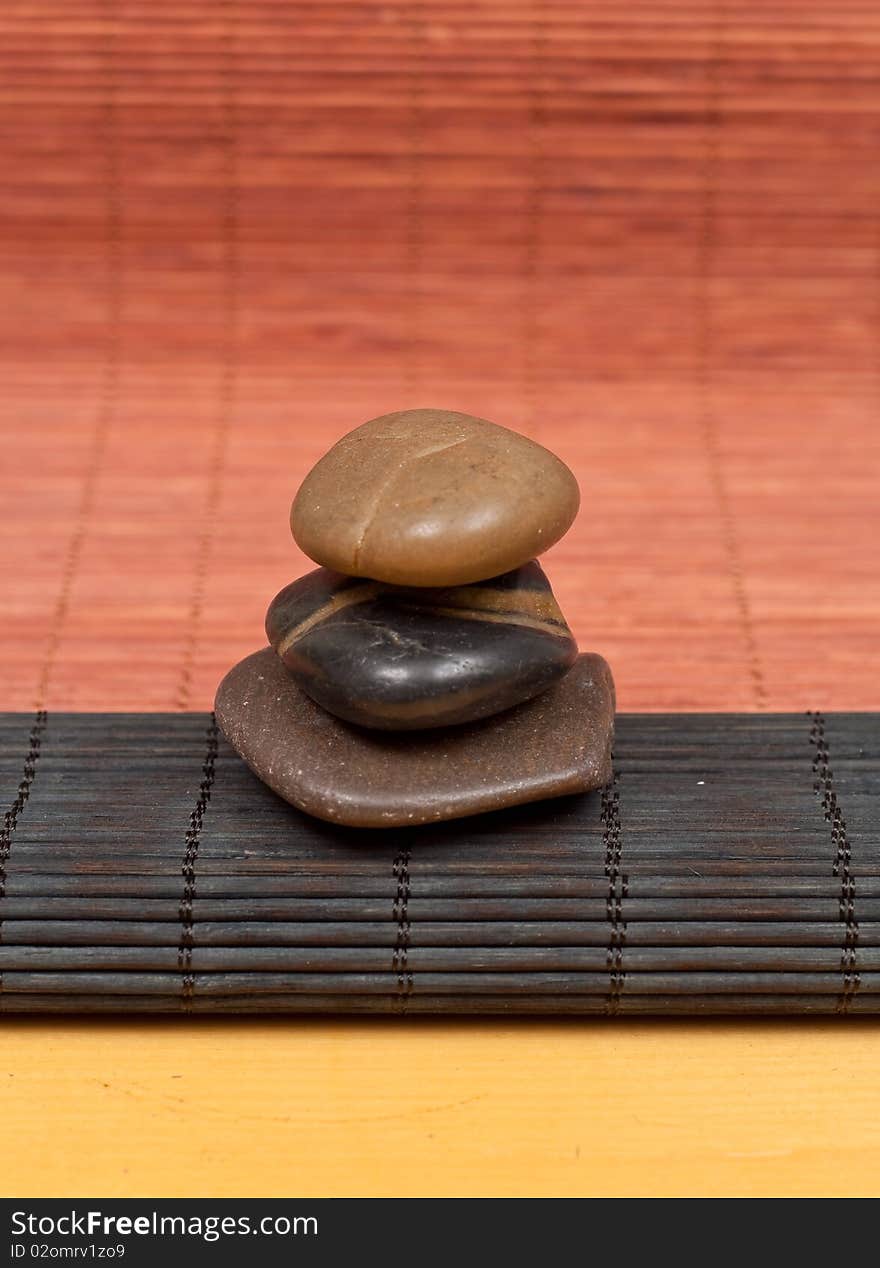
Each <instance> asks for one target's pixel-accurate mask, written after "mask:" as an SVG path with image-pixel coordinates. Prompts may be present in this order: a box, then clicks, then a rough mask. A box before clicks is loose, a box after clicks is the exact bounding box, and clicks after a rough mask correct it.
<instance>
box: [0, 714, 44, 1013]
mask: <svg viewBox="0 0 880 1268" xmlns="http://www.w3.org/2000/svg"><path fill="white" fill-rule="evenodd" d="M48 718H49V715H48V713H47V712H46V710H45V709H38V710H37V714H36V717H35V718H34V723H33V726H32V727H31V731H30V735H29V736H28V750H27V755H26V756H25V759H24V766H23V768H22V774H21V781H20V783H19V785H18V791H17V792H16V794H15V797H14V798H13V800H12V804H11V805H10V806H9V809H8V810H7V811H6V812H5V813H4V815H3V825H2V827H0V899H3V898H5V897H6V865H7V863H8V862H9V855H10V852H11V850H12V838H13V835H14V833H15V829H16V828H17V826H18V821H19V819H20V818H21V815H22V812H23V811H24V808H25V806H26V805H27V803H28V800H29V798H30V795H31V788H32V787H33V783H34V779H35V778H36V773H37V762H38V761H39V760H40V746H41V744H42V742H43V735H44V733H45V730H46V723H47V721H48ZM2 942H3V911H2V908H0V943H2ZM2 994H3V970H2V969H0V995H2Z"/></svg>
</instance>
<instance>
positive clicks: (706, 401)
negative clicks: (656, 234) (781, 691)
mask: <svg viewBox="0 0 880 1268" xmlns="http://www.w3.org/2000/svg"><path fill="white" fill-rule="evenodd" d="M723 44H724V3H723V0H718V2H717V3H716V5H715V20H714V23H713V29H712V42H711V45H710V47H709V49H708V50H707V56H706V114H705V118H706V135H705V147H704V164H703V177H704V179H703V201H702V209H701V215H700V221H699V224H700V234H699V239H698V250H697V283H698V288H697V316H698V321H697V342H696V367H695V368H696V382H697V396H698V403H699V407H698V413H699V428H700V433H701V436H702V440H703V447H704V449H705V452H706V460H707V465H708V468H709V482H710V485H711V487H712V493H713V496H714V498H715V504H716V507H717V509H718V518H719V521H720V525H721V539H722V546H723V549H724V554H725V557H726V561H727V572H728V576H729V578H730V583H731V588H732V590H733V598H734V603H735V605H736V610H737V614H738V616H739V624H740V631H741V634H742V640H743V649H744V652H745V658H746V666H747V669H748V674H749V679H750V682H751V689H752V697H753V699H754V702H755V705H756V707H757V708H758V709H763V708H764V707H765V706H766V703H767V688H766V685H765V682H764V671H763V669H762V667H761V661H760V657H759V654H758V642H757V638H756V635H755V621H754V615H753V613H752V606H751V603H750V601H749V595H748V590H747V588H746V582H745V574H744V570H743V563H742V557H741V552H740V546H739V540H738V537H737V532H736V518H735V515H734V512H733V507H732V505H731V499H730V491H729V489H728V485H727V480H726V478H725V474H724V459H723V455H722V451H721V445H720V443H719V438H718V422H717V419H716V417H715V410H714V403H713V397H712V386H711V384H712V370H711V364H712V353H711V347H712V316H711V314H712V294H711V291H712V260H713V257H714V254H715V250H716V239H715V225H716V221H717V215H716V211H717V202H718V167H719V160H720V131H721V122H722V110H721V82H720V74H719V72H720V66H721V61H722V53H723Z"/></svg>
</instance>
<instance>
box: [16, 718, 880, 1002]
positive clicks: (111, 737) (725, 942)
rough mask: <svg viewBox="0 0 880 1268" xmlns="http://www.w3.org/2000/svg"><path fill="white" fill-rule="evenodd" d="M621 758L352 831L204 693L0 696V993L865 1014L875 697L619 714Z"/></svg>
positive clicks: (875, 918)
mask: <svg viewBox="0 0 880 1268" xmlns="http://www.w3.org/2000/svg"><path fill="white" fill-rule="evenodd" d="M615 768H616V774H615V778H614V782H613V784H612V785H611V786H609V787H608V788H606V789H604V790H603V791H602V792H601V793H596V794H593V795H589V796H585V797H575V798H566V799H563V800H559V801H555V802H545V803H543V804H539V805H535V806H531V807H524V808H519V809H517V810H514V811H508V812H501V813H497V814H492V815H485V816H481V817H478V818H474V819H470V820H462V821H459V822H457V823H451V824H445V825H439V826H436V827H431V828H426V829H418V830H415V831H410V832H357V831H346V830H340V829H338V828H334V827H330V826H329V825H325V824H322V823H319V822H317V821H315V820H311V819H308V818H307V817H306V816H304V815H301V814H300V813H299V812H297V811H296V810H293V809H292V808H291V807H289V806H287V805H286V804H285V803H283V802H281V801H280V800H279V799H277V798H276V797H275V796H274V794H272V793H271V792H269V791H268V790H267V789H266V788H264V787H263V786H262V785H261V784H260V783H259V782H258V781H257V780H256V779H255V778H254V776H253V775H251V773H250V772H249V771H248V770H247V769H246V768H245V767H244V766H243V764H242V763H241V762H240V761H239V759H238V758H237V757H236V755H235V754H234V753H233V752H232V751H231V750H230V749H229V747H228V746H227V745H226V744H225V742H224V741H223V739H222V738H221V737H219V736H218V734H217V732H216V729H215V728H214V725H213V722H212V720H211V718H210V717H209V716H207V715H204V714H192V713H190V714H50V715H49V716H48V717H46V716H45V715H37V717H36V718H33V717H29V716H25V715H22V714H6V715H0V781H2V788H3V796H4V799H5V801H6V804H7V807H8V808H7V811H6V814H5V817H4V820H3V826H2V829H0V895H2V897H0V1011H5V1012H16V1013H26V1012H48V1011H52V1012H58V1011H88V1012H95V1011H100V1012H115V1011H124V1012H157V1013H159V1012H161V1013H166V1012H181V1013H189V1012H193V1013H201V1012H207V1013H213V1012H217V1013H230V1012H242V1013H253V1012H325V1013H336V1012H339V1013H343V1012H344V1013H358V1012H365V1013H373V1012H375V1013H390V1012H398V1013H560V1014H561V1013H570V1014H592V1013H605V1014H630V1013H631V1014H644V1013H664V1014H675V1013H681V1014H697V1013H810V1014H830V1013H875V1012H880V824H878V818H877V807H878V792H880V715H877V714H869V713H865V714H831V715H828V716H826V717H823V716H822V715H820V714H810V715H787V714H778V715H766V714H765V715H757V714H663V715H659V714H655V715H650V714H647V715H636V714H631V715H623V716H621V717H620V718H619V719H618V739H617V747H616V754H615Z"/></svg>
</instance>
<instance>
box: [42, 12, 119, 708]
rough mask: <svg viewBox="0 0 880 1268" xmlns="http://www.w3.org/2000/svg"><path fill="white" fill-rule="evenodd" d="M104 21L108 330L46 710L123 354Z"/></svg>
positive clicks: (111, 93) (45, 680) (46, 672)
mask: <svg viewBox="0 0 880 1268" xmlns="http://www.w3.org/2000/svg"><path fill="white" fill-rule="evenodd" d="M104 10H105V12H104V21H105V23H106V40H105V45H104V72H105V73H104V84H105V90H104V99H103V109H102V116H103V131H104V160H105V170H104V222H105V223H104V240H105V266H106V273H105V293H106V332H105V339H104V358H103V372H102V377H101V384H100V388H99V391H98V401H97V409H96V412H95V422H94V428H93V431H92V436H91V440H90V442H89V450H88V458H87V462H86V469H85V472H84V475H83V481H82V488H81V492H80V498H79V505H78V507H77V509H76V512H75V517H74V523H73V532H72V533H71V536H70V538H69V540H68V543H67V548H66V550H65V552H64V559H63V563H62V566H61V584H60V587H59V590H58V596H57V598H56V601H55V606H54V611H53V613H52V617H51V620H50V622H49V636H48V638H47V641H46V649H45V653H44V655H43V663H42V666H41V667H40V673H39V677H38V680H37V689H36V701H35V705H36V708H37V710H41V709H44V708H45V706H46V704H47V701H48V695H49V684H50V682H51V679H52V672H53V670H54V668H55V663H56V660H57V657H58V649H59V647H60V645H61V641H62V638H63V634H64V627H65V624H66V622H67V617H68V614H69V612H70V604H71V597H72V595H73V587H74V583H75V580H76V574H77V572H78V570H79V565H80V560H81V558H82V552H83V545H84V543H85V540H86V537H87V535H88V529H89V521H90V520H91V518H92V512H93V511H94V508H95V499H96V496H97V491H98V483H99V479H100V473H101V466H102V464H103V461H104V455H105V453H106V451H107V439H108V436H109V433H110V430H111V427H112V425H113V422H114V420H115V418H116V413H117V403H118V398H119V378H120V370H121V360H122V357H121V352H122V306H123V300H122V297H123V293H124V289H123V285H122V195H121V188H120V176H119V166H120V162H119V158H120V156H119V139H118V107H117V88H116V79H115V66H114V60H113V59H114V53H115V37H116V24H117V14H116V0H105V4H104Z"/></svg>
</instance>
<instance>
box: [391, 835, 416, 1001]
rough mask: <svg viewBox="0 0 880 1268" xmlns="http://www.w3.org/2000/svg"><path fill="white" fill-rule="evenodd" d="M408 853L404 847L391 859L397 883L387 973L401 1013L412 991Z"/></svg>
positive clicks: (392, 872)
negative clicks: (393, 983)
mask: <svg viewBox="0 0 880 1268" xmlns="http://www.w3.org/2000/svg"><path fill="white" fill-rule="evenodd" d="M410 857H411V855H410V851H409V849H408V848H406V847H404V848H403V849H402V850H400V851H399V852H398V853H397V855H396V856H395V858H394V862H393V863H392V865H391V874H392V876H393V877H394V879H395V880H396V881H397V892H396V893H395V896H394V903H393V904H392V909H391V910H392V917H393V919H394V921H395V923H396V925H397V932H396V935H395V940H394V952H393V954H392V957H391V972H392V973H393V974H394V975H395V977H396V978H397V1007H398V1011H399V1012H401V1013H405V1012H406V1008H407V1002H408V1000H409V997H410V995H411V994H412V989H413V975H412V971H411V970H410V968H409V944H410V934H411V930H412V926H411V923H410V916H409V897H410V872H409V864H410Z"/></svg>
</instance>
